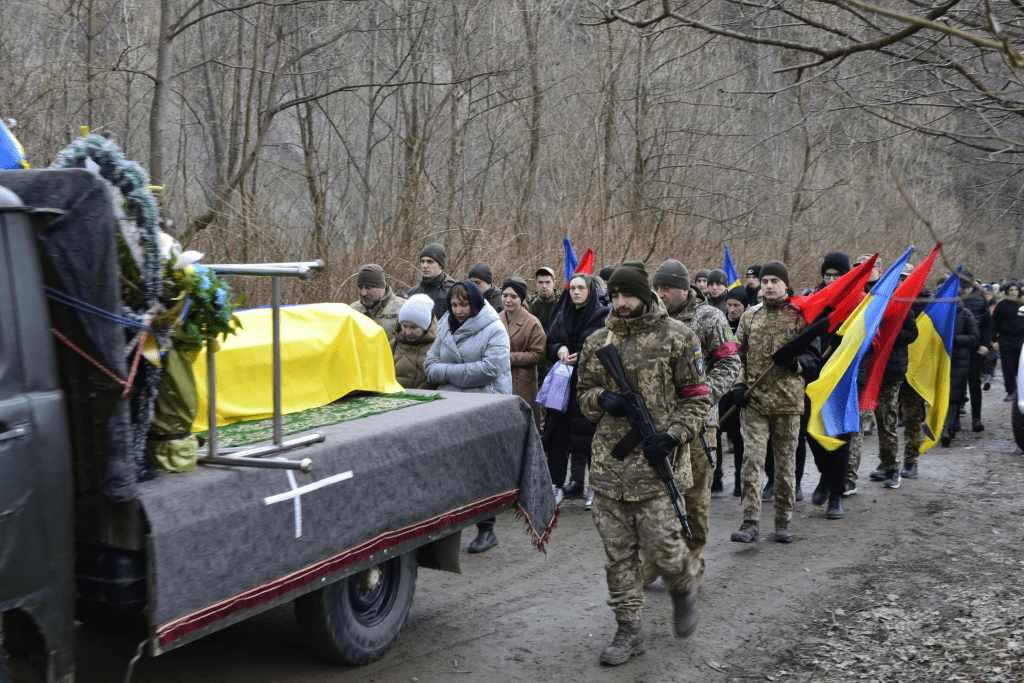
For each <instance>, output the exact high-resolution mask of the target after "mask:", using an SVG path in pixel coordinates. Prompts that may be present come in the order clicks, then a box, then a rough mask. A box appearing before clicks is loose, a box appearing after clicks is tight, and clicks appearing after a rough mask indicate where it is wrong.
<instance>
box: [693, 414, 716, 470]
mask: <svg viewBox="0 0 1024 683" xmlns="http://www.w3.org/2000/svg"><path fill="white" fill-rule="evenodd" d="M697 436H699V437H700V444H701V445H702V446H704V455H706V456H708V462H709V463H711V469H716V468H717V467H718V463H716V462H715V456H714V455H712V454H711V451H713V450H718V446H717V445H716V446H715V448H711V446H709V445H708V426H707V425H706V424H701V426H700V431H699V432H697Z"/></svg>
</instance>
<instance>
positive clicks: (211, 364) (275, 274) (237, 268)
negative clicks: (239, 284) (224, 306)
mask: <svg viewBox="0 0 1024 683" xmlns="http://www.w3.org/2000/svg"><path fill="white" fill-rule="evenodd" d="M207 268H209V269H210V270H212V271H214V272H215V273H217V274H218V275H245V276H255V277H270V278H272V286H273V299H272V304H273V305H272V310H271V316H272V321H273V331H274V334H273V337H274V339H273V347H272V348H273V357H274V379H273V382H274V385H273V386H274V442H273V444H272V445H268V446H257V447H255V448H225V449H224V450H223V451H218V449H217V386H216V385H217V367H216V362H215V360H214V348H215V347H216V342H215V341H213V340H209V341H207V343H206V386H207V399H208V400H207V423H208V424H209V426H210V431H209V435H208V437H207V444H208V453H209V455H206V456H202V457H200V458H198V462H199V463H201V464H204V465H230V466H234V467H262V468H268V469H288V470H298V471H300V472H305V473H309V472H310V470H312V469H313V462H312V461H311V460H310V459H309V458H303V459H302V460H283V459H280V458H276V459H274V460H255V458H263V457H266V456H268V455H277V454H279V453H284V452H285V451H290V450H294V449H296V448H302V447H304V446H309V445H311V444H314V443H321V442H323V440H324V439H325V438H326V437H324V435H323V434H320V433H319V432H316V433H313V434H307V435H305V436H300V437H298V438H296V439H289V440H288V441H284V440H283V439H282V435H281V278H282V277H296V278H299V279H300V280H305V279H307V278H309V276H310V274H311V273H312V272H313V271H322V270H323V269H324V262H323V261H320V260H317V261H307V262H302V263H262V264H237V265H227V264H217V265H211V266H207Z"/></svg>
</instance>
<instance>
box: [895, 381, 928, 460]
mask: <svg viewBox="0 0 1024 683" xmlns="http://www.w3.org/2000/svg"><path fill="white" fill-rule="evenodd" d="M900 407H901V408H903V465H904V466H906V465H913V464H914V463H915V462H917V459H918V458H919V457H920V456H921V423H922V422H924V399H923V398H921V394H919V393H917V392H916V391H914V388H913V387H912V386H910V385H909V384H907V383H906V382H904V383H903V389H902V391H900Z"/></svg>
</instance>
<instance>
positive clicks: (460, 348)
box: [423, 280, 512, 553]
mask: <svg viewBox="0 0 1024 683" xmlns="http://www.w3.org/2000/svg"><path fill="white" fill-rule="evenodd" d="M509 350H510V344H509V339H508V332H506V330H505V326H504V325H503V324H502V323H501V321H500V320H499V319H498V314H497V313H496V312H495V311H494V309H493V308H492V307H491V306H490V304H488V303H487V301H486V300H485V299H484V297H483V295H482V294H481V293H480V290H479V289H478V288H477V286H476V285H474V284H473V283H472V282H470V281H468V280H463V281H462V282H459V283H456V284H455V285H454V286H453V287H452V288H451V290H449V292H448V312H447V313H445V314H444V315H443V316H441V320H440V321H439V322H438V324H437V339H435V340H434V345H433V346H431V347H430V351H428V352H427V359H426V361H424V363H423V369H424V370H425V371H426V373H427V380H428V381H429V382H430V383H431V384H436V385H437V388H438V389H439V390H440V391H462V392H473V393H484V394H511V393H512V364H511V362H510V360H509ZM476 527H477V537H476V538H475V539H474V540H473V542H472V543H470V544H469V552H471V553H482V552H484V551H485V550H490V549H491V548H493V547H494V546H496V545H498V537H497V536H495V535H494V517H492V518H490V519H488V520H485V521H483V522H480V523H479V524H477V525H476Z"/></svg>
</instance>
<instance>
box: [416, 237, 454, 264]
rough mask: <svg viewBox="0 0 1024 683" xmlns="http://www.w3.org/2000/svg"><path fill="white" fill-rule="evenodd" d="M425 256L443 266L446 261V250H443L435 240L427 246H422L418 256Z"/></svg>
mask: <svg viewBox="0 0 1024 683" xmlns="http://www.w3.org/2000/svg"><path fill="white" fill-rule="evenodd" d="M424 256H426V257H427V258H432V259H434V260H435V261H437V265H439V266H441V267H442V268H444V264H445V263H446V262H447V261H448V252H447V251H445V250H444V246H442V245H440V244H438V243H437V242H432V243H430V244H428V245H427V246H425V247H423V251H421V252H420V258H423V257H424Z"/></svg>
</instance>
